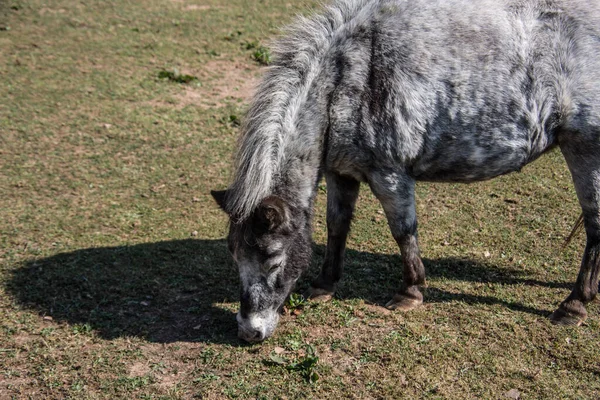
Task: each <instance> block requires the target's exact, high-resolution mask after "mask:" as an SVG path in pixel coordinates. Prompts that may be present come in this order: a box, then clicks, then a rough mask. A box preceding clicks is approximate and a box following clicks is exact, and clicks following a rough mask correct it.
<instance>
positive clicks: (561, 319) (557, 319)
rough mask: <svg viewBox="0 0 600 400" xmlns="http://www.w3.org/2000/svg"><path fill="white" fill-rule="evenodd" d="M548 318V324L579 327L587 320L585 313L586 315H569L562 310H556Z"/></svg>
mask: <svg viewBox="0 0 600 400" xmlns="http://www.w3.org/2000/svg"><path fill="white" fill-rule="evenodd" d="M548 318H550V322H552V323H553V324H554V325H572V326H573V325H574V326H579V325H581V324H582V323H583V321H585V319H586V318H587V313H586V314H574V313H569V312H568V311H565V310H564V309H562V308H558V309H557V310H556V311H554V312H553V313H552V315H550V317H548Z"/></svg>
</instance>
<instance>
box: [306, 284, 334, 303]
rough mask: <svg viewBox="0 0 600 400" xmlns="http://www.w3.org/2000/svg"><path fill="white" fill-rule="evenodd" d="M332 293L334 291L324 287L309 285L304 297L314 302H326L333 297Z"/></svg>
mask: <svg viewBox="0 0 600 400" xmlns="http://www.w3.org/2000/svg"><path fill="white" fill-rule="evenodd" d="M333 294H334V292H332V291H329V290H326V289H321V288H316V287H310V289H308V291H307V292H306V294H305V295H304V297H306V298H307V299H309V300H312V301H316V302H327V301H330V300H331V299H333Z"/></svg>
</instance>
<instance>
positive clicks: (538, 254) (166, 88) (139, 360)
mask: <svg viewBox="0 0 600 400" xmlns="http://www.w3.org/2000/svg"><path fill="white" fill-rule="evenodd" d="M314 5H315V2H312V1H301V2H293V1H281V0H261V1H242V0H228V1H227V2H223V1H217V0H145V1H125V0H88V1H85V2H84V1H73V0H54V1H51V2H48V1H42V0H2V1H0V60H1V62H0V99H1V100H0V399H13V398H14V399H27V398H31V399H42V398H43V399H63V398H73V399H117V398H127V399H132V398H139V399H188V398H207V399H217V398H288V399H291V398H436V399H437V398H439V399H465V398H476V399H480V398H486V399H488V398H490V399H491V398H498V399H501V398H518V397H520V398H522V399H560V398H564V399H567V398H568V399H573V398H579V399H592V398H598V397H599V396H600V347H599V343H600V315H599V307H598V304H597V303H594V304H591V305H589V307H588V311H589V314H590V317H589V319H588V320H587V322H586V323H585V324H584V325H583V326H581V327H579V328H569V327H567V328H565V327H555V326H552V325H551V324H550V323H549V321H548V320H547V319H546V317H547V315H548V314H550V313H551V312H552V311H553V309H554V308H555V307H556V306H557V305H558V304H559V303H560V301H561V300H563V299H564V298H565V296H566V295H567V294H568V293H569V290H570V288H571V286H572V283H573V282H574V281H575V277H576V274H577V271H578V267H579V260H580V254H581V252H582V249H583V245H584V238H583V235H579V236H577V237H576V238H575V240H574V241H573V243H572V244H571V245H570V246H568V247H567V248H566V249H565V250H561V246H562V244H563V242H564V238H565V237H566V236H567V234H568V233H569V231H570V229H571V227H572V224H573V223H574V222H575V220H576V218H577V216H578V214H579V208H578V205H577V200H576V197H575V193H574V190H573V188H572V185H571V182H570V176H569V173H568V171H567V168H566V166H565V163H564V162H563V160H562V156H561V155H560V152H558V151H554V152H551V153H550V154H548V155H546V156H544V157H542V158H541V159H540V160H539V161H537V162H536V163H534V164H532V165H530V166H527V167H526V168H525V169H524V170H523V171H522V172H521V173H517V174H512V175H509V176H504V177H501V178H499V179H496V180H493V181H489V182H483V183H479V184H473V185H469V186H465V185H452V184H420V185H419V186H418V213H419V217H420V221H419V222H420V242H421V248H422V255H423V256H424V259H425V264H426V268H427V270H428V288H427V289H426V292H425V298H426V304H425V305H424V306H423V307H421V308H420V309H418V310H416V311H413V312H409V313H400V312H389V311H387V310H385V309H384V308H382V307H381V305H382V304H384V303H385V302H386V301H387V300H388V299H389V298H390V296H391V295H392V294H393V292H394V289H395V288H396V287H397V286H398V285H399V282H400V280H401V268H400V266H399V257H398V256H397V255H396V252H397V249H396V246H395V244H394V242H393V239H392V238H391V235H390V234H389V231H388V228H387V225H386V221H385V218H384V217H383V215H382V212H381V208H380V206H379V205H378V203H377V202H376V201H375V200H374V198H373V196H372V195H371V194H370V193H369V191H368V190H367V188H364V189H365V190H363V191H362V193H361V197H360V200H359V204H358V212H357V215H356V218H355V221H354V225H353V231H352V233H351V236H350V239H349V244H348V247H349V250H348V253H347V258H346V260H347V263H346V271H347V272H346V275H345V278H344V279H343V281H342V284H341V287H340V288H339V292H338V294H337V297H336V299H335V300H333V301H332V302H331V303H327V304H307V305H305V306H304V308H303V309H302V310H300V309H299V311H298V312H297V313H298V315H296V314H294V313H290V314H289V315H286V316H284V317H283V318H282V321H281V323H280V326H279V328H278V330H277V332H276V334H275V336H274V337H273V338H271V339H269V340H268V341H266V342H265V343H263V344H261V345H254V346H249V345H245V344H243V343H240V342H239V341H238V339H237V338H236V323H235V318H234V313H235V312H236V309H237V295H238V278H237V271H236V269H235V266H234V265H233V263H232V261H231V259H230V257H229V255H228V253H227V248H226V245H225V242H224V240H223V238H224V236H225V234H226V229H227V227H226V223H227V222H226V218H225V216H224V215H223V214H222V213H221V212H220V211H219V210H218V209H217V207H216V206H215V205H214V204H213V202H212V200H211V198H210V196H209V190H210V189H214V188H224V187H225V185H226V184H227V181H228V177H229V174H230V159H231V153H232V150H233V146H234V142H235V137H236V134H237V132H238V125H239V120H240V118H242V117H243V114H244V109H245V107H246V105H247V103H248V99H249V95H250V93H252V87H253V85H254V84H255V83H256V81H257V79H258V78H257V77H258V76H259V74H260V66H259V65H258V63H257V62H256V61H255V60H254V59H253V54H254V52H255V51H256V50H257V49H260V46H264V45H266V44H267V43H268V40H269V39H270V38H273V37H274V36H275V35H276V34H277V32H278V30H277V27H279V26H281V25H283V24H285V23H286V22H288V21H290V19H291V18H292V17H293V15H294V14H296V13H306V12H309V9H310V8H311V7H312V6H314ZM161 71H163V76H165V78H159V75H160V74H161ZM164 71H166V72H164ZM169 73H172V74H170V75H169ZM185 75H190V76H194V77H197V79H196V80H192V81H191V82H189V83H180V82H178V80H182V79H179V78H182V77H184V76H185ZM168 76H170V77H171V79H169V78H168ZM326 190H327V188H326V187H325V186H324V185H322V186H321V188H320V190H319V195H318V205H317V212H316V220H315V232H314V241H315V256H314V262H313V265H312V267H311V271H310V272H309V273H308V275H307V276H306V277H304V278H303V279H302V280H301V281H300V283H299V291H301V290H302V289H304V288H306V287H307V286H308V282H309V280H310V278H311V277H314V276H316V274H317V271H318V267H319V263H320V262H321V261H322V259H323V253H324V243H325V237H326V236H325V223H324V221H325V215H324V213H325V208H324V203H325V196H326ZM311 349H314V351H315V353H316V357H318V360H316V363H315V359H314V358H310V357H311V355H310V353H309V352H310V350H311ZM307 361H310V362H307ZM302 362H304V364H302ZM313 373H316V374H317V375H318V377H319V379H318V380H316V381H315V382H312V383H311V382H310V377H311V376H312V378H313V380H314V379H315V377H316V375H314V374H313Z"/></svg>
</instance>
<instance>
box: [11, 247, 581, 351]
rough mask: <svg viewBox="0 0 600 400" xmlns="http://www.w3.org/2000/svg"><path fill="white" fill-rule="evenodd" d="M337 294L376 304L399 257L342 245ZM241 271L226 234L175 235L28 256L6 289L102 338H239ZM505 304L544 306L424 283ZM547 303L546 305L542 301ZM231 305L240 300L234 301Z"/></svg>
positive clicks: (469, 272)
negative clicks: (175, 237)
mask: <svg viewBox="0 0 600 400" xmlns="http://www.w3.org/2000/svg"><path fill="white" fill-rule="evenodd" d="M323 254H324V247H323V246H315V256H314V257H313V259H314V261H313V264H312V266H311V271H310V272H309V273H308V274H307V275H306V276H305V277H304V278H303V279H302V280H301V282H300V285H299V290H302V287H307V286H308V284H309V280H310V278H312V277H314V276H316V273H318V265H319V264H320V263H321V262H322V259H323ZM346 260H347V262H346V273H345V276H344V278H343V280H342V285H341V287H340V291H339V292H338V294H339V295H340V297H342V298H362V299H365V300H366V301H368V302H372V303H379V304H382V303H384V302H385V301H387V300H388V297H389V296H390V295H391V294H392V293H393V292H394V290H395V289H396V288H397V287H398V285H399V283H400V281H401V267H400V258H399V257H398V256H396V255H390V254H373V253H366V252H357V251H354V250H348V251H347V255H346ZM424 262H425V265H426V269H427V273H428V276H429V277H430V278H436V277H444V278H446V279H449V280H460V281H473V282H492V283H502V284H515V285H517V284H524V285H536V286H546V287H561V288H563V287H564V288H568V287H570V285H568V284H563V283H555V282H540V281H535V280H529V279H525V278H522V277H520V275H521V272H520V271H518V270H510V269H504V268H499V267H497V266H493V265H484V264H479V263H476V262H473V261H469V260H459V259H439V260H424ZM238 285H239V282H238V274H237V270H236V268H235V266H234V264H233V262H232V261H231V257H230V256H229V253H228V251H227V246H226V242H225V241H224V240H178V241H168V242H159V243H147V244H139V245H134V246H123V247H106V248H93V249H84V250H78V251H74V252H70V253H62V254H57V255H55V256H52V257H49V258H45V259H39V260H35V261H31V262H28V263H26V264H25V265H23V266H21V267H20V268H17V269H15V270H14V271H13V273H12V278H11V279H10V280H9V282H8V284H7V291H8V293H10V294H12V296H14V298H15V299H16V300H17V301H18V302H19V303H20V304H21V305H23V306H24V307H26V308H30V309H33V310H36V311H37V312H39V313H40V314H42V315H49V316H52V317H53V319H54V320H55V321H58V322H68V323H69V324H87V325H88V326H89V327H90V328H91V329H93V330H94V331H95V332H96V333H97V334H98V335H99V336H100V337H103V338H106V339H111V338H116V337H120V336H140V337H144V338H146V339H147V340H149V341H152V342H161V343H169V342H173V341H180V340H183V341H202V342H216V343H226V344H232V345H239V344H241V342H240V341H239V340H238V339H237V331H236V330H237V327H236V322H235V315H234V311H233V310H232V308H231V307H228V306H227V305H222V306H221V304H223V303H237V301H238V294H239V289H238ZM453 300H458V301H463V302H466V303H470V304H474V303H484V304H503V305H505V306H506V307H508V308H510V309H513V310H517V311H522V312H528V313H533V314H538V315H545V314H546V313H547V312H546V311H542V310H537V309H533V308H529V307H526V306H524V305H522V304H519V303H510V302H506V301H504V300H502V299H499V298H494V297H488V296H473V295H460V294H454V293H449V292H444V291H442V290H438V289H431V288H430V289H428V291H427V294H426V301H428V302H446V301H453ZM549 306H550V305H549ZM235 308H237V304H235Z"/></svg>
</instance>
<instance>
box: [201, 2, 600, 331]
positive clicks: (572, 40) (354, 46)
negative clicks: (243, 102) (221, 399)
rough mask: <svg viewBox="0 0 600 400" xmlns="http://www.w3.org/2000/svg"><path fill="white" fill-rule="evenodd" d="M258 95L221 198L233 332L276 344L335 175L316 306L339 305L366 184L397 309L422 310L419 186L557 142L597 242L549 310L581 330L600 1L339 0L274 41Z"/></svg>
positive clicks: (592, 283)
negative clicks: (390, 246)
mask: <svg viewBox="0 0 600 400" xmlns="http://www.w3.org/2000/svg"><path fill="white" fill-rule="evenodd" d="M274 55H275V57H274V59H275V61H274V65H273V66H271V67H270V68H269V69H268V70H267V71H266V73H265V75H264V78H263V80H262V83H261V84H260V86H259V87H258V89H257V91H256V95H255V97H254V99H253V100H252V102H251V105H250V109H249V111H248V115H247V116H246V119H245V124H244V125H243V128H242V134H241V137H240V141H239V146H238V152H237V154H236V157H235V165H234V174H233V182H232V183H231V185H230V187H229V188H228V189H227V190H225V191H213V196H214V197H215V199H216V200H217V202H218V203H219V205H220V206H221V207H222V208H223V209H224V210H225V211H226V212H227V213H228V214H229V216H230V232H229V236H228V243H229V248H230V251H231V253H232V255H233V257H234V259H235V261H236V262H237V264H238V266H239V271H240V278H241V283H242V288H241V307H240V312H239V313H238V315H237V320H238V328H239V336H240V337H241V338H242V339H245V340H247V341H260V340H263V339H265V338H267V337H269V336H270V335H272V333H273V331H274V329H275V327H276V325H277V322H278V318H279V314H278V310H280V309H281V307H282V305H283V303H284V301H285V299H286V297H287V296H288V295H289V293H290V292H291V290H292V289H293V287H294V284H295V282H296V280H297V279H298V278H299V276H300V275H301V273H302V272H303V271H304V270H306V268H307V267H308V264H309V262H310V257H311V226H312V216H313V203H314V198H315V193H316V188H317V184H318V182H319V180H320V179H321V178H322V177H323V176H325V179H326V181H327V229H328V240H327V250H326V256H325V261H324V264H323V268H322V271H321V273H320V275H319V276H318V277H317V278H316V279H315V280H314V282H313V284H312V296H313V297H324V298H327V297H330V296H331V295H332V294H333V293H334V290H335V286H336V283H337V282H338V281H339V279H340V278H341V275H342V263H343V256H344V250H345V243H346V237H347V234H348V231H349V228H350V221H351V218H352V213H353V210H354V205H355V202H356V198H357V196H358V191H359V183H360V182H366V183H368V185H369V186H370V188H371V190H372V191H373V193H374V194H375V195H376V197H377V198H378V199H379V201H380V202H381V204H382V206H383V208H384V210H385V214H386V216H387V220H388V223H389V226H390V229H391V232H392V235H393V237H394V239H395V240H396V242H397V243H398V246H399V248H400V253H401V255H402V263H403V282H402V284H401V285H400V286H399V289H398V291H397V293H396V294H395V295H394V296H393V298H392V299H391V300H390V302H389V303H388V304H387V307H389V308H391V309H402V310H409V309H412V308H414V307H416V306H418V305H419V304H421V303H422V302H423V295H422V294H421V291H420V289H419V286H420V285H422V284H423V283H424V281H425V270H424V268H423V263H422V262H421V258H420V255H419V247H418V241H417V217H416V213H415V195H414V187H415V182H416V181H448V182H472V181H479V180H485V179H490V178H493V177H495V176H498V175H501V174H506V173H509V172H512V171H516V170H519V169H520V168H521V167H523V166H524V165H525V164H527V163H529V162H531V161H533V160H535V159H536V158H538V157H539V156H540V155H542V154H543V153H545V152H547V151H548V150H550V149H552V148H553V147H556V146H558V147H559V148H560V150H561V152H562V153H563V155H564V157H565V159H566V162H567V164H568V166H569V169H570V171H571V174H572V177H573V182H574V185H575V189H576V192H577V196H578V199H579V202H580V205H581V208H582V213H583V221H584V226H585V231H586V234H587V245H586V248H585V252H584V254H583V260H582V263H581V269H580V272H579V276H578V278H577V282H576V283H575V286H574V288H573V290H572V292H571V294H570V295H569V296H568V297H567V298H566V299H565V300H564V301H563V302H562V303H561V304H560V305H559V307H558V308H557V310H556V311H555V312H554V313H553V314H552V315H551V316H550V318H551V320H552V321H553V322H554V323H558V324H580V323H581V322H582V321H583V320H584V319H585V318H586V316H587V312H586V309H585V306H584V305H585V304H586V303H588V302H589V301H591V300H593V299H594V298H595V296H596V294H597V291H598V286H597V283H598V271H599V265H600V258H599V253H600V211H599V210H600V3H599V2H597V1H589V0H477V1H476V0H370V1H367V0H338V1H336V2H334V3H333V4H332V5H330V6H329V7H327V8H325V9H324V10H323V11H322V12H321V13H319V14H318V15H314V16H311V17H308V18H306V17H304V18H300V19H299V21H298V22H296V24H295V25H293V26H292V27H291V28H289V29H288V31H287V32H286V33H285V34H284V35H283V37H282V38H280V39H279V40H278V41H277V42H276V43H275V46H274Z"/></svg>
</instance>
